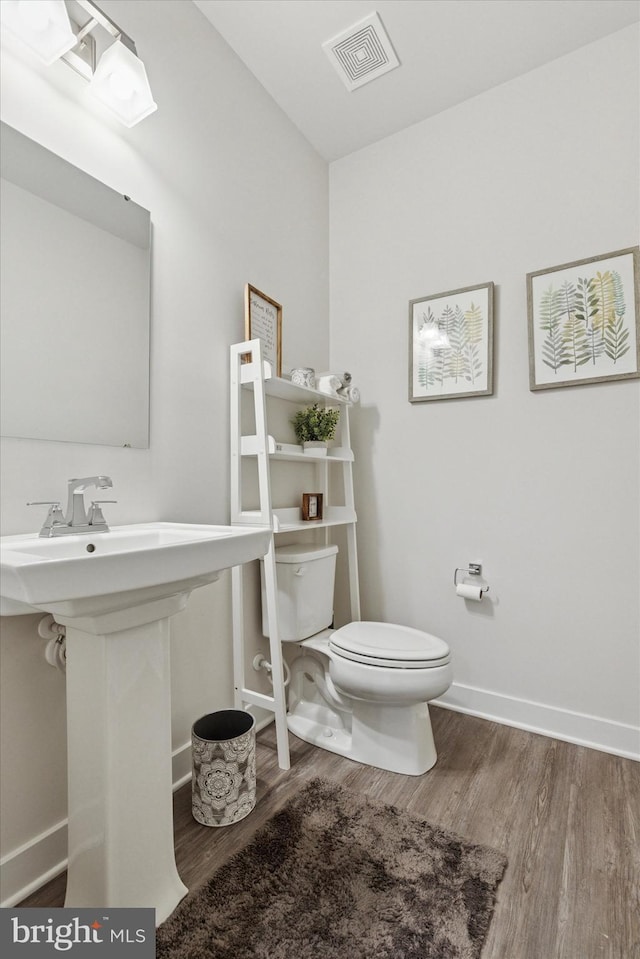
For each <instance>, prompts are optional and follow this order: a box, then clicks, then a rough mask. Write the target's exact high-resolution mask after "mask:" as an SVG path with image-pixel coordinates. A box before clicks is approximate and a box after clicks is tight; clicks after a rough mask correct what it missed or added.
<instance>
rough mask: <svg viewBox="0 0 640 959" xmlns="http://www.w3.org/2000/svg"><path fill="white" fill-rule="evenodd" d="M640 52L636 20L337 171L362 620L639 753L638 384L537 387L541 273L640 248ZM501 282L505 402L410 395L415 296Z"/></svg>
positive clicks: (498, 355) (492, 700)
mask: <svg viewBox="0 0 640 959" xmlns="http://www.w3.org/2000/svg"><path fill="white" fill-rule="evenodd" d="M638 50H639V46H638V29H637V27H630V28H628V29H626V30H623V31H621V32H619V33H617V34H614V35H612V36H609V37H606V38H605V39H603V40H601V41H599V42H598V43H594V44H593V45H590V46H588V47H584V48H582V49H581V50H579V51H577V52H576V53H574V54H571V55H569V56H566V57H563V58H561V59H558V60H556V61H554V62H552V63H550V64H549V65H548V66H545V67H543V68H541V69H538V70H535V71H533V72H531V73H528V74H526V75H525V76H523V77H521V78H519V79H517V80H514V81H513V82H510V83H507V84H505V85H503V86H500V87H498V88H495V89H493V90H491V91H489V92H488V93H485V94H483V95H481V96H478V97H476V98H475V99H473V100H470V101H468V102H466V103H464V104H462V105H460V106H459V107H456V108H455V109H452V110H449V111H447V112H445V113H442V114H440V115H438V116H436V117H434V118H433V119H431V120H428V121H426V122H423V123H420V124H417V125H416V126H414V127H412V128H410V129H407V130H405V131H403V132H401V133H399V134H397V135H395V136H393V137H390V138H389V139H386V140H384V141H382V142H380V143H378V144H375V145H373V146H371V147H369V148H367V149H364V150H362V151H360V152H358V153H355V154H352V155H351V156H349V157H347V158H345V159H343V160H341V161H338V162H335V163H333V164H332V166H331V174H330V193H331V228H330V249H331V360H332V368H336V369H343V368H345V369H351V370H352V371H353V374H354V381H357V382H358V384H359V385H360V386H361V388H362V395H363V403H362V407H361V409H360V411H359V413H358V412H355V414H354V416H353V418H352V419H353V424H354V426H353V430H354V434H355V442H354V446H355V447H356V449H355V452H356V462H357V468H356V484H357V485H356V497H357V502H358V519H359V523H358V538H359V553H360V562H361V587H362V594H363V615H364V617H365V618H367V617H368V618H381V619H386V620H390V621H395V622H399V623H407V624H410V625H412V626H416V627H419V628H423V629H426V630H429V631H432V632H433V633H435V634H437V635H440V636H442V637H444V638H445V639H446V640H447V641H448V642H449V644H450V645H451V648H452V650H453V655H454V671H455V681H456V682H455V686H454V687H453V688H452V689H451V690H450V692H449V693H448V694H447V695H446V696H445V697H444V701H445V702H448V703H449V704H450V705H452V706H454V707H457V708H462V709H466V710H470V711H475V712H478V713H480V714H482V715H487V716H496V717H498V718H501V719H502V720H504V721H506V722H511V723H515V724H522V725H525V726H528V727H530V728H534V729H535V728H538V729H542V730H546V731H550V732H551V733H552V734H555V735H558V736H559V737H561V738H563V737H565V738H568V739H573V740H574V741H586V742H590V743H592V744H594V745H596V746H599V747H602V748H605V749H612V750H613V751H619V752H622V753H623V754H629V753H635V754H636V755H638V753H640V736H639V733H638V720H639V679H640V661H639V659H640V621H639V608H638V607H639V582H640V567H639V556H638V551H639V543H640V537H639V527H638V499H639V490H640V475H639V466H640V463H639V439H640V404H639V394H640V390H639V384H638V381H637V380H634V381H626V382H613V383H604V384H600V385H588V386H581V387H572V388H566V389H557V390H549V391H545V392H538V393H532V392H530V391H529V387H528V352H527V349H528V348H527V313H526V307H527V301H526V281H525V276H526V274H527V272H530V271H534V270H538V269H542V268H544V267H551V266H554V265H557V264H561V263H566V262H570V261H572V260H577V259H580V258H586V257H589V256H594V255H597V254H601V253H607V252H610V251H613V250H617V249H622V248H625V247H629V246H632V245H635V244H637V243H638V239H639V233H640V230H639V226H640V209H639V194H638V189H639V177H638V174H639V169H640V167H639V149H638V134H639V130H638V126H639V116H640V114H639V109H638V107H639V104H638V91H639V83H638V79H639V78H638ZM489 281H493V282H494V283H495V284H496V345H495V359H496V364H495V366H496V368H495V392H494V395H493V396H491V397H486V398H485V397H482V398H466V399H458V400H445V401H440V402H427V403H419V404H410V403H409V402H408V400H407V393H408V387H407V365H408V336H407V329H408V301H409V300H410V299H413V298H418V297H422V296H426V295H429V294H435V293H439V292H445V291H447V290H454V289H458V288H460V287H465V286H471V285H474V284H478V285H480V284H483V283H486V282H489ZM469 562H482V563H483V564H484V571H485V573H486V578H487V581H488V582H489V583H490V585H491V591H490V593H489V596H488V598H487V599H486V600H483V602H482V604H472V603H467V602H466V601H465V600H463V599H460V598H458V597H456V595H455V593H454V590H453V572H454V568H455V567H458V566H466V565H467V564H468V563H469Z"/></svg>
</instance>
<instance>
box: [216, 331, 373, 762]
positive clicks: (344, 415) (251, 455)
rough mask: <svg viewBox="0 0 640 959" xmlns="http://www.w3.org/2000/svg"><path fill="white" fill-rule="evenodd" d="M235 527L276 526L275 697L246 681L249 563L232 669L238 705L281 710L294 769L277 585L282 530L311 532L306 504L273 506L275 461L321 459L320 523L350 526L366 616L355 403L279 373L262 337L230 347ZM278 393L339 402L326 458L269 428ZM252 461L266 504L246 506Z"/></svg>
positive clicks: (238, 602) (268, 590) (268, 573)
mask: <svg viewBox="0 0 640 959" xmlns="http://www.w3.org/2000/svg"><path fill="white" fill-rule="evenodd" d="M230 358H231V376H230V383H231V438H230V445H231V524H232V525H240V526H242V525H249V526H268V527H269V528H270V529H271V531H272V535H271V542H270V545H269V550H268V552H267V554H266V555H265V557H264V577H265V580H264V582H265V590H264V592H265V599H266V604H267V616H268V621H269V634H270V635H269V648H270V661H271V678H272V680H273V694H272V695H269V694H266V693H262V692H257V691H256V690H253V689H249V688H248V686H247V685H246V682H245V624H244V588H243V567H242V566H236V567H234V568H233V569H232V571H231V582H232V609H233V670H234V687H235V696H234V700H235V706H236V708H238V709H242V708H244V707H245V706H247V705H253V706H259V707H261V708H262V709H267V710H270V711H271V712H273V713H274V717H275V724H276V742H277V748H278V764H279V766H280V768H281V769H289V768H290V765H291V762H290V757H289V733H288V728H287V705H286V694H285V684H284V669H283V657H282V646H281V643H280V629H279V622H278V602H277V597H278V586H277V578H276V559H275V536H276V535H277V534H278V533H284V532H286V533H293V532H302V531H304V532H308V531H309V529H310V525H309V522H305V521H303V520H302V515H301V509H300V506H292V507H284V508H274V507H273V502H272V496H271V475H270V460H274V461H285V462H291V463H296V462H297V463H305V464H309V463H310V462H312V463H314V464H315V466H316V477H317V487H316V492H322V493H323V497H324V500H325V505H324V513H323V519H322V520H320V521H315V520H314V521H313V528H314V529H323V528H324V529H325V530H326V531H327V532H325V538H326V537H328V529H329V528H330V527H332V526H344V527H345V529H346V540H347V561H348V569H349V594H350V605H351V617H352V619H354V620H359V619H360V592H359V586H358V566H357V552H356V526H355V524H356V519H357V517H356V511H355V504H354V492H353V472H352V464H353V453H352V452H351V442H350V433H349V415H348V408H349V406H350V405H351V404H350V403H349V402H348V401H347V400H345V399H344V398H342V397H334V396H328V395H327V394H325V393H321V392H318V391H317V390H312V389H307V388H306V387H301V386H296V385H294V384H293V383H291V381H290V380H285V379H282V378H279V377H274V376H273V375H272V371H271V369H270V366H269V364H268V363H265V362H264V361H263V358H262V346H261V343H260V341H259V340H250V341H248V342H245V343H236V344H234V345H233V346H232V347H231V357H230ZM243 394H244V396H245V397H249V396H250V395H251V394H252V396H253V414H254V417H253V419H254V424H255V427H254V428H255V433H251V434H249V435H246V434H245V435H243V433H242V400H243ZM268 396H271V397H275V398H278V399H281V400H286V401H288V402H290V403H293V404H299V405H308V404H310V403H315V402H318V403H322V404H326V405H330V406H337V405H340V407H341V416H340V424H339V429H340V445H339V446H336V447H333V448H332V449H330V450H329V454H328V455H327V456H326V457H325V456H322V457H321V456H317V455H310V454H308V453H304V452H303V451H302V449H301V447H300V446H297V445H296V444H292V443H280V442H279V441H277V440H276V439H275V438H274V437H273V436H272V435H270V434H269V432H268V427H267V422H268V414H267V397H268ZM246 459H250V460H253V461H255V462H256V463H257V473H258V492H259V508H258V509H250V510H245V509H243V505H242V463H243V460H246ZM332 466H334V467H335V468H338V466H339V467H340V468H341V470H342V484H343V490H344V494H343V498H344V502H343V504H341V505H333V504H329V503H328V489H329V483H328V471H329V468H330V467H332Z"/></svg>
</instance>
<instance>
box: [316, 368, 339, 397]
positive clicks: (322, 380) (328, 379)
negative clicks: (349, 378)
mask: <svg viewBox="0 0 640 959" xmlns="http://www.w3.org/2000/svg"><path fill="white" fill-rule="evenodd" d="M341 388H342V380H341V379H340V377H339V376H334V375H333V374H332V373H325V374H323V375H322V376H317V377H316V389H317V390H319V391H320V392H321V393H329V394H330V395H332V396H335V394H336V393H337V392H338V390H339V389H341Z"/></svg>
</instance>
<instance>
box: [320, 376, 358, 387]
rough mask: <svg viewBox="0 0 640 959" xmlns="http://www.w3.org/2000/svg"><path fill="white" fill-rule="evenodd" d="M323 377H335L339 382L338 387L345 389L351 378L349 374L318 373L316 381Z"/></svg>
mask: <svg viewBox="0 0 640 959" xmlns="http://www.w3.org/2000/svg"><path fill="white" fill-rule="evenodd" d="M325 376H337V377H338V379H339V380H340V386H339V387H338V389H340V387H343V388H346V387H347V386H349V385H350V384H351V380H352V376H351V373H318V377H317V378H318V379H323V378H324V377H325Z"/></svg>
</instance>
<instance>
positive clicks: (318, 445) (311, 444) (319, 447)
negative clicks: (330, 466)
mask: <svg viewBox="0 0 640 959" xmlns="http://www.w3.org/2000/svg"><path fill="white" fill-rule="evenodd" d="M328 445H329V444H328V443H326V442H321V441H320V440H308V441H307V442H306V443H303V444H302V448H303V449H304V451H305V453H310V454H312V455H313V456H326V455H327V448H328Z"/></svg>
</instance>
